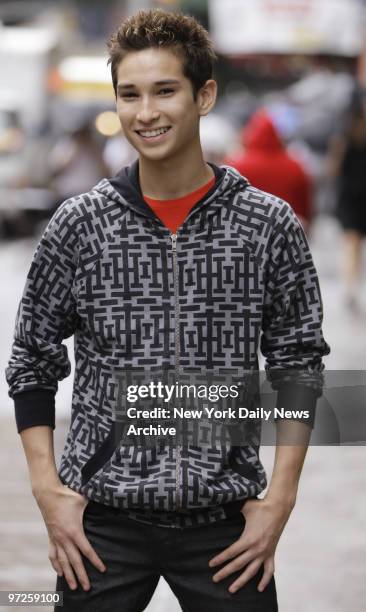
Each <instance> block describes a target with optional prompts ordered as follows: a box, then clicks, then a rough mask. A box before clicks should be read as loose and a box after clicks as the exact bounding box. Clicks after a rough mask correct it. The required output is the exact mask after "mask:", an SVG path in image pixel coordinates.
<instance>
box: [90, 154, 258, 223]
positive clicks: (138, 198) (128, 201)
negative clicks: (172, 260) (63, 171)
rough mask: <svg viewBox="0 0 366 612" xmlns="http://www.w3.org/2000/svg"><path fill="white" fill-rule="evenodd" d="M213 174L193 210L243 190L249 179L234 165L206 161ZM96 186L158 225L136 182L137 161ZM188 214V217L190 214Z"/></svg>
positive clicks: (137, 181)
mask: <svg viewBox="0 0 366 612" xmlns="http://www.w3.org/2000/svg"><path fill="white" fill-rule="evenodd" d="M209 165H210V166H211V168H212V169H213V171H214V173H215V178H216V180H215V184H214V185H213V186H212V188H211V189H210V190H209V191H208V192H207V193H206V194H205V195H204V197H203V198H201V200H199V202H197V203H196V204H195V205H194V207H193V208H192V210H191V211H190V215H191V214H192V212H193V211H196V210H197V209H198V208H201V207H202V206H203V205H206V204H209V203H210V202H211V201H212V200H216V199H217V198H220V199H222V200H223V201H224V200H227V199H228V196H229V195H230V194H232V192H236V191H238V190H239V189H240V188H241V189H243V188H245V187H246V186H247V185H248V181H247V180H246V179H245V178H243V177H242V176H241V175H240V174H239V173H238V172H237V171H236V170H234V168H230V167H228V166H222V167H219V166H216V165H215V164H209ZM95 189H96V190H97V191H99V192H101V193H103V194H104V195H107V196H108V197H109V198H111V199H112V200H114V201H117V202H119V203H120V204H123V205H124V206H128V207H129V208H131V209H132V210H134V211H135V212H137V213H139V214H140V215H143V216H145V217H150V218H151V219H155V220H157V221H158V222H159V223H160V224H161V220H160V219H159V217H157V216H156V215H155V213H154V211H153V210H152V208H150V206H149V205H148V204H147V203H146V202H145V200H144V198H143V195H142V192H141V188H140V183H139V162H138V160H136V161H135V162H134V163H133V164H132V165H131V166H126V167H125V168H122V170H121V171H120V172H119V173H118V174H117V175H116V176H115V177H113V178H110V179H103V180H102V181H100V183H98V185H96V187H95ZM190 215H189V216H190Z"/></svg>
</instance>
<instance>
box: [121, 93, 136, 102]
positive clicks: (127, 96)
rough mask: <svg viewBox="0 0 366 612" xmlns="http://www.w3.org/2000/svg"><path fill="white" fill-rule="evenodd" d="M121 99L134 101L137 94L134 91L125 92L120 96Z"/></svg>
mask: <svg viewBox="0 0 366 612" xmlns="http://www.w3.org/2000/svg"><path fill="white" fill-rule="evenodd" d="M119 97H120V98H123V100H132V99H133V98H137V94H136V93H134V92H133V91H125V92H123V91H122V92H121V93H120V94H119Z"/></svg>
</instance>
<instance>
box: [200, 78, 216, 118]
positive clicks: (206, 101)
mask: <svg viewBox="0 0 366 612" xmlns="http://www.w3.org/2000/svg"><path fill="white" fill-rule="evenodd" d="M216 97H217V83H216V81H214V80H213V79H209V80H208V81H206V83H205V84H204V85H203V86H202V87H201V89H200V90H199V91H198V92H197V105H198V113H199V115H200V117H204V116H205V115H208V113H209V112H210V110H211V109H212V108H213V107H214V106H215V102H216Z"/></svg>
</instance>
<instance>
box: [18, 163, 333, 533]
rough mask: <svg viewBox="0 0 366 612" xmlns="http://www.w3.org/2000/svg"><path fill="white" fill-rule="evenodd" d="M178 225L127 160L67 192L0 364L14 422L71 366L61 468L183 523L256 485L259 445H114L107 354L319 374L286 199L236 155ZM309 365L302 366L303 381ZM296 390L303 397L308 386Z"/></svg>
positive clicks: (44, 400) (49, 413)
mask: <svg viewBox="0 0 366 612" xmlns="http://www.w3.org/2000/svg"><path fill="white" fill-rule="evenodd" d="M214 171H215V174H216V183H215V185H214V187H213V188H212V189H211V190H210V191H209V192H208V194H206V195H205V197H204V198H203V199H202V200H201V201H200V202H198V203H197V204H196V205H195V206H194V208H193V209H192V211H191V212H190V214H189V215H188V217H187V219H186V220H185V222H184V223H183V224H182V226H181V227H180V228H179V229H178V231H177V233H176V234H174V235H172V234H171V232H170V231H169V230H168V229H167V228H166V227H165V226H164V225H163V224H162V223H161V221H160V220H159V219H158V218H157V217H156V216H155V215H154V213H153V211H152V210H151V209H150V207H149V206H148V205H147V204H146V203H145V202H144V200H143V198H142V195H141V192H140V188H139V183H138V163H137V162H136V163H135V164H134V165H133V166H131V167H130V168H125V169H123V170H122V172H121V173H120V174H119V175H118V176H117V177H115V178H114V179H111V180H107V179H104V180H102V181H101V182H100V183H99V184H98V185H96V187H94V188H93V189H92V190H91V191H90V192H88V193H84V194H82V195H79V196H76V197H73V198H71V199H69V200H67V201H65V202H64V203H63V204H62V205H61V206H60V207H59V208H58V210H57V211H56V212H55V214H54V216H53V218H52V219H51V221H50V222H49V224H48V226H47V228H46V230H45V232H44V234H43V237H42V239H41V241H40V243H39V245H38V248H37V250H36V253H35V256H34V259H33V262H32V264H31V268H30V271H29V274H28V278H27V282H26V286H25V290H24V294H23V297H22V300H21V303H20V306H19V310H18V315H17V320H16V328H15V337H14V344H13V349H12V355H11V358H10V361H9V366H8V368H7V372H6V374H7V380H8V383H9V387H10V390H9V394H10V396H11V397H13V398H14V402H15V411H16V419H17V425H18V431H21V430H22V429H25V428H27V427H31V426H34V425H50V426H51V427H54V423H55V408H54V397H55V393H56V391H57V382H58V381H59V380H62V379H63V378H65V377H66V376H68V375H69V374H70V362H69V360H68V355H67V349H66V347H65V346H64V345H63V344H62V341H63V339H65V338H67V337H69V336H71V335H74V351H75V364H76V366H75V377H74V388H73V400H72V413H71V424H70V430H69V434H68V437H67V441H66V446H65V449H64V453H63V456H62V459H61V464H60V468H59V475H60V478H61V480H62V481H63V482H64V483H65V484H66V485H68V486H69V487H71V488H72V489H74V490H76V491H78V492H80V493H82V494H84V495H85V496H86V497H87V498H89V499H93V500H95V501H97V502H102V503H104V504H107V505H112V506H114V507H118V508H120V510H121V511H122V512H125V513H126V514H127V515H129V516H131V517H132V518H136V519H137V520H143V521H147V522H156V523H157V524H160V525H170V526H173V527H174V526H175V527H178V526H194V525H196V524H202V523H207V522H212V521H215V520H218V519H220V518H223V517H225V516H226V515H227V514H228V512H230V511H231V510H232V509H235V510H237V508H239V507H240V506H241V505H242V504H243V503H244V501H245V500H246V499H248V498H250V497H256V496H257V495H258V494H259V493H261V491H263V489H264V488H265V486H266V477H265V473H264V470H263V467H262V465H261V462H260V459H259V448H258V446H257V445H247V446H231V445H230V444H226V445H225V444H224V445H220V446H218V447H210V446H202V447H197V446H193V445H190V444H186V445H183V446H180V445H178V444H176V445H170V444H168V443H167V444H160V445H158V446H152V447H151V448H149V447H144V446H139V445H135V446H133V445H129V446H124V445H122V444H119V443H118V437H117V436H116V431H115V418H114V411H113V407H112V404H113V395H114V394H115V388H114V387H113V384H112V382H111V381H112V380H113V376H112V372H113V371H114V369H115V368H119V369H121V370H128V369H131V368H133V369H135V368H137V369H141V368H142V369H147V370H149V369H155V370H156V369H158V370H159V369H160V370H162V371H163V370H169V369H173V370H175V371H178V370H180V369H182V370H184V369H185V368H190V367H194V368H199V369H202V370H208V371H215V370H217V369H226V368H227V369H229V370H230V369H231V368H239V370H240V369H243V370H249V371H252V370H256V369H257V368H258V359H257V352H258V349H259V347H260V348H261V350H262V353H263V354H264V356H265V357H266V368H267V370H268V372H269V373H270V374H272V375H273V374H275V373H276V372H281V371H285V370H286V371H294V372H296V371H297V370H301V371H302V381H305V384H307V383H308V382H309V381H311V383H312V384H311V385H310V387H311V386H313V387H314V381H315V391H314V392H313V391H311V393H313V394H314V396H316V394H317V393H318V391H317V390H316V388H317V387H318V388H319V386H320V379H321V371H322V367H323V366H322V356H323V355H324V354H327V353H328V352H329V348H328V346H327V344H326V343H325V341H324V339H323V335H322V331H321V322H322V304H321V298H320V292H319V285H318V279H317V275H316V271H315V269H314V265H313V262H312V258H311V254H310V252H309V248H308V245H307V242H306V238H305V236H304V232H303V231H302V228H301V226H300V225H299V223H298V221H297V218H296V216H295V214H294V213H293V211H292V209H291V207H290V206H289V205H288V204H287V203H285V202H283V201H281V200H279V199H278V198H276V197H274V196H272V195H270V194H267V193H264V192H261V191H259V190H257V189H255V188H254V187H252V186H250V185H249V183H248V182H247V181H246V179H244V178H243V177H242V176H241V175H240V174H238V173H237V172H236V171H235V170H234V169H232V168H229V167H223V168H217V167H214ZM307 379H308V380H307ZM309 401H310V397H309Z"/></svg>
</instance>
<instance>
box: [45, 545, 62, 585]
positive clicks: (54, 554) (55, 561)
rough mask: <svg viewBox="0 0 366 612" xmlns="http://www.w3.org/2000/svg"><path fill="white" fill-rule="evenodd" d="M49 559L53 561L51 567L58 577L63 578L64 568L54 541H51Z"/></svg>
mask: <svg viewBox="0 0 366 612" xmlns="http://www.w3.org/2000/svg"><path fill="white" fill-rule="evenodd" d="M48 558H49V560H50V561H51V565H52V567H53V569H54V570H55V572H57V575H58V576H62V567H61V565H60V562H59V560H58V558H57V548H56V545H55V544H54V543H53V542H52V540H49V545H48Z"/></svg>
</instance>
